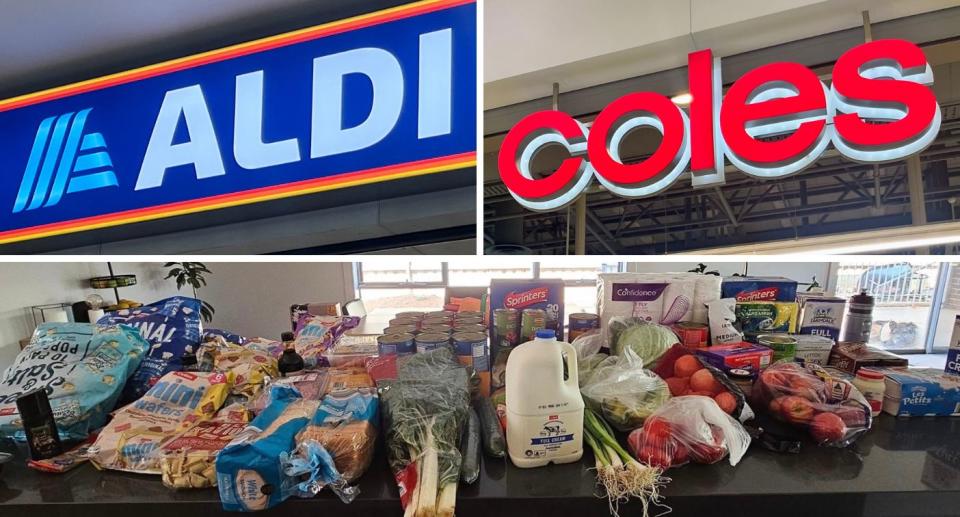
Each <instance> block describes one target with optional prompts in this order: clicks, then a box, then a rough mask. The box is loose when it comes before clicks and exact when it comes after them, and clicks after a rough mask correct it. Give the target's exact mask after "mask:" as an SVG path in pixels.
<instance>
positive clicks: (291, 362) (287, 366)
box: [277, 332, 303, 377]
mask: <svg viewBox="0 0 960 517" xmlns="http://www.w3.org/2000/svg"><path fill="white" fill-rule="evenodd" d="M280 339H281V340H283V354H281V355H280V359H279V360H278V361H277V369H278V370H280V376H281V377H286V376H287V374H288V373H295V372H299V371H300V370H303V357H300V354H298V353H297V350H296V349H295V348H294V346H293V332H284V333H283V334H281V335H280Z"/></svg>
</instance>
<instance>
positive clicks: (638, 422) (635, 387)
mask: <svg viewBox="0 0 960 517" xmlns="http://www.w3.org/2000/svg"><path fill="white" fill-rule="evenodd" d="M675 346H676V345H675ZM508 386H509V385H508ZM508 390H509V388H508ZM670 391H671V390H670V388H669V387H668V386H667V383H666V382H664V380H663V379H662V378H661V377H660V376H658V375H657V374H655V373H654V372H651V371H650V370H645V369H644V367H643V361H642V360H641V359H640V357H639V356H638V355H637V354H636V352H634V351H633V349H632V348H626V349H624V351H623V354H622V355H619V356H610V357H607V358H606V359H605V360H603V361H602V362H601V363H600V364H598V365H597V366H595V367H594V368H593V369H592V371H591V374H590V376H589V377H587V378H586V379H585V380H584V381H583V382H581V383H580V393H581V394H583V400H584V402H586V404H587V406H588V407H589V408H590V409H592V410H594V411H595V412H597V413H599V414H600V415H602V416H603V418H604V419H605V420H606V421H607V422H610V424H611V425H612V426H613V427H614V428H616V429H618V430H620V431H631V430H633V429H636V428H637V427H640V426H642V425H643V422H644V420H646V418H647V417H649V416H650V415H651V414H652V413H653V412H654V411H656V410H657V408H659V407H660V406H661V405H663V404H664V403H665V402H666V401H667V400H668V399H670Z"/></svg>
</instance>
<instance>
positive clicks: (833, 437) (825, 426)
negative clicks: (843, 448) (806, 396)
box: [810, 413, 847, 443]
mask: <svg viewBox="0 0 960 517" xmlns="http://www.w3.org/2000/svg"><path fill="white" fill-rule="evenodd" d="M846 432H847V426H846V424H844V423H843V419H842V418H840V417H839V416H837V415H836V414H834V413H820V414H819V415H817V416H815V417H813V421H812V422H810V434H811V435H812V436H813V439H814V440H816V441H817V443H836V442H839V441H840V440H842V439H843V435H844V434H846Z"/></svg>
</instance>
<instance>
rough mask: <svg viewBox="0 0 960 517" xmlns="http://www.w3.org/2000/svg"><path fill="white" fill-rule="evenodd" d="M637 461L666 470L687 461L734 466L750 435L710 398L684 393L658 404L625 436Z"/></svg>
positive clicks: (748, 442) (746, 446)
mask: <svg viewBox="0 0 960 517" xmlns="http://www.w3.org/2000/svg"><path fill="white" fill-rule="evenodd" d="M627 446H628V447H629V448H630V452H632V453H633V455H634V456H635V457H636V458H637V460H638V461H639V462H641V463H644V464H646V465H649V466H651V467H658V468H661V469H663V470H667V469H669V468H671V467H679V466H680V465H685V464H687V463H689V462H691V461H692V462H695V463H717V462H718V461H720V460H722V459H723V458H724V457H729V460H730V465H736V464H737V463H738V462H739V461H740V458H742V457H743V455H744V454H745V453H746V452H747V448H748V447H749V446H750V434H749V433H747V430H746V429H744V428H743V426H742V425H741V424H740V422H738V421H737V420H736V419H734V418H733V417H732V416H730V415H729V414H727V413H726V412H724V411H723V410H722V409H720V406H718V405H717V403H716V401H714V400H713V399H712V398H710V397H705V396H701V395H687V396H683V397H675V398H672V399H670V400H669V401H668V402H667V403H666V404H664V405H662V406H660V409H658V410H656V411H655V412H654V413H653V414H652V415H650V417H649V418H647V421H646V422H645V423H644V424H643V427H641V428H640V429H636V430H634V431H633V432H632V433H630V435H629V436H628V437H627Z"/></svg>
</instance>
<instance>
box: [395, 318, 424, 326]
mask: <svg viewBox="0 0 960 517" xmlns="http://www.w3.org/2000/svg"><path fill="white" fill-rule="evenodd" d="M404 325H413V326H414V327H417V328H419V327H420V320H416V319H413V318H393V319H392V320H390V321H388V322H387V326H390V327H400V326H404Z"/></svg>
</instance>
